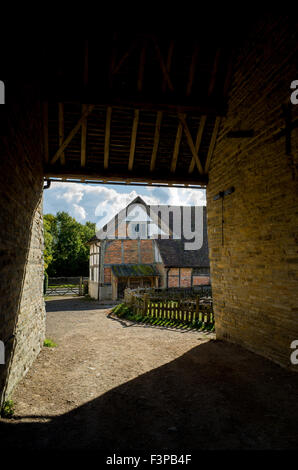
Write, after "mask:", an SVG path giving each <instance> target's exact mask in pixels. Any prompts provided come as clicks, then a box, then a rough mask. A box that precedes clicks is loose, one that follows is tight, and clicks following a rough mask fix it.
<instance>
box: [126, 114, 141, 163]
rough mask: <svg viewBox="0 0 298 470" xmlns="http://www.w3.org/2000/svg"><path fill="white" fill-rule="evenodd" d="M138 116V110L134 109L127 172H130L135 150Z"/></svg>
mask: <svg viewBox="0 0 298 470" xmlns="http://www.w3.org/2000/svg"><path fill="white" fill-rule="evenodd" d="M139 115H140V110H139V109H135V111H134V118H133V124H132V132H131V141H130V152H129V160H128V170H129V171H131V170H132V169H133V162H134V156H135V148H136V139H137V130H138V123H139Z"/></svg>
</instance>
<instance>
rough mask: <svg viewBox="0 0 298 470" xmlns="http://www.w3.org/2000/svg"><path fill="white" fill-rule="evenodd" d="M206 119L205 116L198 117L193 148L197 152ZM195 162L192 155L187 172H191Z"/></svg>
mask: <svg viewBox="0 0 298 470" xmlns="http://www.w3.org/2000/svg"><path fill="white" fill-rule="evenodd" d="M206 119H207V116H202V117H201V119H200V124H199V128H198V132H197V137H196V144H195V150H196V152H197V153H198V152H199V149H200V145H201V141H202V137H203V132H204V127H205V124H206ZM195 164H196V161H195V159H194V157H192V160H191V162H190V165H189V169H188V173H192V172H193V170H194V167H195Z"/></svg>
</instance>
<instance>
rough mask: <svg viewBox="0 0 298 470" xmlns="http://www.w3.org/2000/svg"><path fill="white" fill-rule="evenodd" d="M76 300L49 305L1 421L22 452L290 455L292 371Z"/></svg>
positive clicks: (296, 444)
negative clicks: (38, 341)
mask: <svg viewBox="0 0 298 470" xmlns="http://www.w3.org/2000/svg"><path fill="white" fill-rule="evenodd" d="M109 312H110V309H109V308H107V307H106V308H105V307H104V306H100V305H99V304H98V303H97V302H92V301H86V300H82V299H78V298H68V299H67V298H62V299H59V300H55V299H53V300H49V301H47V334H46V336H47V338H51V339H53V340H54V341H55V342H56V343H57V345H58V346H57V347H56V348H43V350H42V352H41V353H40V355H39V357H38V358H37V360H36V361H35V363H34V365H33V367H32V368H31V370H30V372H29V373H28V374H27V376H26V377H25V378H24V379H23V380H22V381H21V382H20V384H19V385H18V387H17V389H16V390H15V392H14V394H13V397H12V398H13V400H14V402H15V416H14V418H13V419H2V420H0V438H1V441H0V442H1V446H3V445H4V446H5V447H6V448H9V447H14V448H16V447H20V448H27V449H99V450H107V449H109V450H113V451H117V450H121V449H125V450H128V449H132V450H138V449H141V450H143V451H144V450H147V449H148V450H152V449H157V450H159V451H166V450H170V449H171V450H174V449H176V450H202V449H297V448H298V431H297V423H298V400H297V398H298V394H297V391H298V374H295V373H293V372H289V371H286V370H284V369H282V368H281V367H279V366H277V365H275V364H273V363H271V362H270V361H267V360H266V359H264V358H262V357H260V356H258V355H255V354H253V353H251V352H249V351H246V350H244V349H242V348H240V347H238V346H235V345H232V344H228V343H225V342H221V341H216V340H215V335H214V334H213V333H209V334H208V333H199V332H195V331H188V332H186V331H184V332H182V331H177V330H169V329H165V328H158V327H152V326H144V325H140V324H138V325H134V324H131V323H130V322H127V321H123V320H119V319H116V318H113V317H111V316H110V315H109Z"/></svg>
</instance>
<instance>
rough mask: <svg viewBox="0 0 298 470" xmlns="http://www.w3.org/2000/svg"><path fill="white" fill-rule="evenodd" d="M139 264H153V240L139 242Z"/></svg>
mask: <svg viewBox="0 0 298 470" xmlns="http://www.w3.org/2000/svg"><path fill="white" fill-rule="evenodd" d="M140 245H141V246H140V251H141V263H145V264H146V263H153V262H154V251H153V240H140Z"/></svg>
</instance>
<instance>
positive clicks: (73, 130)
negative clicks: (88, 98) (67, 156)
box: [51, 104, 95, 165]
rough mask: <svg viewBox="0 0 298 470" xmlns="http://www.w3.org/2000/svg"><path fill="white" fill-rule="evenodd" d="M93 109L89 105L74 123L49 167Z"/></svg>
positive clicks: (92, 106)
mask: <svg viewBox="0 0 298 470" xmlns="http://www.w3.org/2000/svg"><path fill="white" fill-rule="evenodd" d="M94 107H95V105H93V104H92V105H89V106H88V107H87V109H86V111H85V112H84V113H83V114H82V116H81V117H80V119H79V120H78V122H77V123H76V125H75V126H74V128H73V129H72V130H71V131H70V133H69V134H68V136H67V137H66V139H65V140H64V141H63V143H62V144H61V145H60V147H59V149H58V150H57V152H56V153H55V155H54V156H53V158H52V160H51V165H52V164H53V163H55V162H56V161H57V160H58V158H60V155H61V154H62V153H63V152H64V150H65V149H66V147H67V146H68V144H69V143H70V142H71V141H72V139H73V137H74V136H75V135H76V133H77V132H78V130H79V129H80V127H81V125H82V122H83V121H84V119H85V118H86V117H87V116H88V115H89V114H90V113H91V111H92V110H93V109H94Z"/></svg>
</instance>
